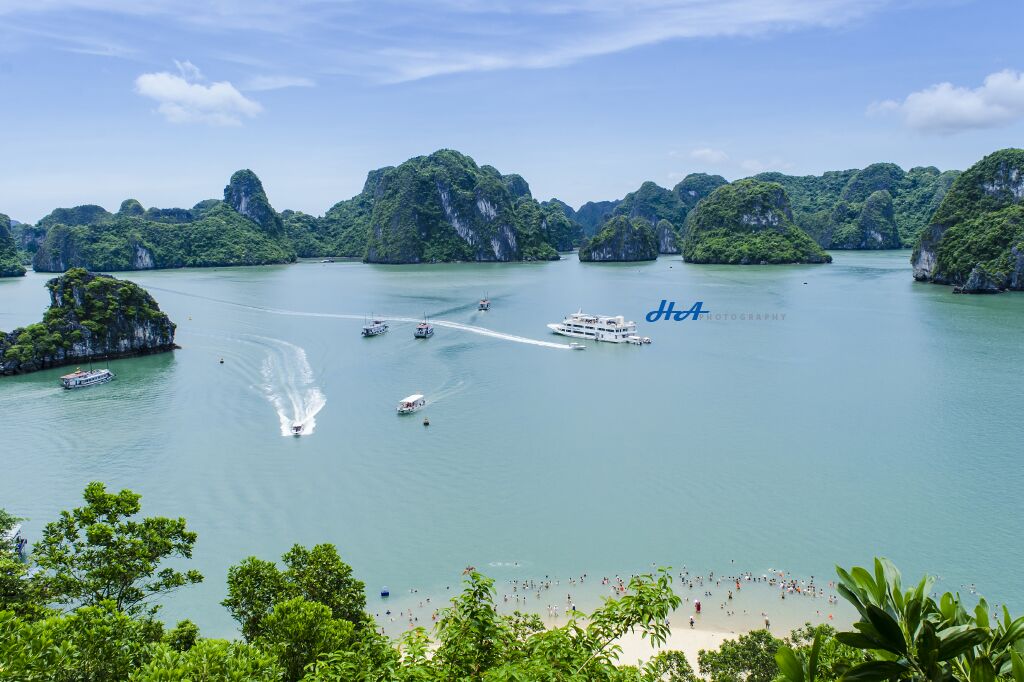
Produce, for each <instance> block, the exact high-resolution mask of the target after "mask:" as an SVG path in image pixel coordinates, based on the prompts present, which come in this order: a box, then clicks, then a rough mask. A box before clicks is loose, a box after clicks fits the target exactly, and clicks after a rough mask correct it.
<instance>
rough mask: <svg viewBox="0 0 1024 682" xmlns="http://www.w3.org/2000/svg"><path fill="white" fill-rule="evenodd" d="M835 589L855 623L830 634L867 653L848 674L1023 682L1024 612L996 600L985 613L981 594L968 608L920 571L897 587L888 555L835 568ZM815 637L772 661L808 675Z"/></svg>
mask: <svg viewBox="0 0 1024 682" xmlns="http://www.w3.org/2000/svg"><path fill="white" fill-rule="evenodd" d="M837 572H838V574H839V578H840V584H839V588H838V589H839V592H840V594H842V595H843V597H845V598H846V599H847V601H849V602H850V603H851V604H853V606H854V607H855V608H856V609H857V611H858V613H859V614H860V620H859V621H858V622H856V623H854V628H855V631H853V632H840V633H838V634H837V635H836V636H835V639H836V640H837V641H838V642H840V643H841V644H845V645H847V646H849V647H852V648H854V649H858V650H860V651H863V652H864V653H865V655H866V658H867V660H865V661H863V662H859V663H857V664H856V665H853V666H852V667H850V668H849V669H848V670H846V671H845V672H844V673H843V675H842V679H843V680H846V681H848V682H880V681H881V680H914V681H918V680H920V681H922V682H924V681H926V680H927V681H944V680H964V681H965V682H995V680H997V679H1000V680H1010V679H1012V680H1015V681H1016V682H1024V617H1022V618H1017V619H1016V620H1014V619H1012V618H1011V617H1010V613H1009V611H1008V610H1007V609H1006V608H1005V607H1003V610H1002V614H1001V615H1002V617H1001V618H998V617H990V615H989V606H988V603H987V602H986V601H985V600H984V599H981V600H979V601H978V604H977V605H976V606H975V607H974V609H973V610H971V611H969V610H968V609H967V608H966V607H965V606H964V605H963V604H962V603H961V601H960V596H959V595H955V594H952V593H950V592H946V593H944V594H943V595H942V596H941V597H940V598H939V599H938V600H936V599H933V598H932V597H931V596H930V595H931V591H932V587H933V586H934V579H933V578H930V577H926V578H923V579H922V580H921V581H920V582H919V583H918V584H917V585H916V586H915V587H913V588H911V589H909V590H904V589H903V586H902V580H901V576H900V572H899V571H898V570H897V569H896V567H895V566H894V565H893V564H892V562H890V561H889V560H888V559H875V566H874V573H871V572H870V571H868V570H867V569H865V568H861V567H859V566H858V567H855V568H853V569H851V570H850V571H846V570H844V569H842V568H838V569H837ZM820 648H821V642H820V641H819V642H816V643H815V645H814V647H813V648H812V650H811V651H810V652H809V654H808V656H806V657H804V656H800V655H798V654H797V653H796V652H794V651H793V650H791V649H788V648H786V647H782V648H780V650H779V652H778V661H779V664H780V667H781V669H782V671H783V673H784V676H785V678H786V680H788V682H814V680H815V678H817V677H820V675H819V674H818V672H819V665H820V664H819V661H818V658H819V654H818V653H816V650H818V649H820Z"/></svg>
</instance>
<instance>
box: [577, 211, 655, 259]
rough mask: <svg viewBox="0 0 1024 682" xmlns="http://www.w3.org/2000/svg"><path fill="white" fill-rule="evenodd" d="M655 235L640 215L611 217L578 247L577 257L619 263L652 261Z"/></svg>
mask: <svg viewBox="0 0 1024 682" xmlns="http://www.w3.org/2000/svg"><path fill="white" fill-rule="evenodd" d="M657 257H658V238H657V236H656V235H655V232H654V228H652V227H651V225H650V223H649V222H648V221H646V220H644V219H643V218H633V219H632V220H631V219H629V218H627V217H626V216H621V215H620V216H614V217H612V218H610V219H609V220H608V222H606V223H605V224H604V227H602V228H601V231H600V232H598V233H597V235H596V236H595V237H594V238H593V239H590V240H587V241H584V243H583V245H582V246H580V251H579V258H580V260H581V261H584V262H621V261H644V260H655V259H656V258H657Z"/></svg>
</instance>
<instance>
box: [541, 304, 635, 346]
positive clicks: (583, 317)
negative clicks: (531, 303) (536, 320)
mask: <svg viewBox="0 0 1024 682" xmlns="http://www.w3.org/2000/svg"><path fill="white" fill-rule="evenodd" d="M548 329H550V330H551V331H553V332H555V333H556V334H561V335H562V336H573V337H576V338H579V339H593V340H594V341H606V342H608V343H634V342H633V341H632V339H633V338H637V339H642V338H645V337H640V336H637V335H636V322H627V321H626V318H624V317H623V316H622V315H617V316H615V317H610V316H608V315H591V314H590V313H585V312H583V311H580V312H576V313H572V314H571V315H569V316H567V317H566V318H565V319H564V320H562V321H561V322H554V323H552V324H549V325H548ZM647 343H650V340H649V339H648V341H647Z"/></svg>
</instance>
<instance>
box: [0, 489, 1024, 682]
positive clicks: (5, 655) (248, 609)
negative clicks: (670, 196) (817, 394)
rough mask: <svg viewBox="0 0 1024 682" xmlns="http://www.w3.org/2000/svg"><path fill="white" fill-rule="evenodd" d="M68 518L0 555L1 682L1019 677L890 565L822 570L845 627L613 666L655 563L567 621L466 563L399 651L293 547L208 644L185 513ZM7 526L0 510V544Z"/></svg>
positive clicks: (265, 566) (334, 559)
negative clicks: (527, 603)
mask: <svg viewBox="0 0 1024 682" xmlns="http://www.w3.org/2000/svg"><path fill="white" fill-rule="evenodd" d="M83 497H84V504H83V505H82V506H81V507H78V508H76V509H72V510H70V511H65V512H62V513H61V514H60V517H59V518H58V519H57V520H56V521H53V522H51V523H48V524H46V526H45V527H44V528H43V530H42V534H41V539H40V540H39V542H37V543H36V544H35V546H34V548H33V551H32V553H31V554H30V555H29V556H28V557H27V561H26V560H23V559H22V557H21V556H19V555H18V553H17V550H16V547H15V546H14V544H13V542H10V543H5V544H4V545H3V546H0V679H5V680H24V681H36V680H38V681H43V680H66V681H69V682H94V681H95V682H115V681H120V680H125V681H130V682H160V681H171V680H174V681H177V680H196V681H199V680H203V681H208V682H214V681H235V680H237V681H239V682H241V681H243V680H244V681H251V680H259V681H266V682H270V681H271V680H273V681H278V682H297V681H299V680H303V681H304V682H328V681H335V680H351V681H353V682H385V681H388V682H391V681H393V682H466V681H469V680H479V681H480V682H515V681H520V680H522V681H527V680H528V681H530V682H533V681H534V680H552V681H562V682H591V681H603V682H816V681H819V680H820V681H821V682H837V681H842V682H882V681H888V680H892V681H894V682H895V681H908V682H909V681H913V682H925V681H929V680H942V681H946V682H1011V681H1012V682H1024V618H1017V619H1013V618H1012V617H1011V616H1010V613H1009V611H1008V610H1007V609H1006V607H1003V608H1002V612H1001V613H995V612H994V611H991V610H990V607H989V604H988V603H987V602H986V601H985V600H984V599H981V600H979V602H978V603H977V605H976V606H972V605H970V604H967V603H965V602H963V601H962V600H961V598H960V596H959V595H958V594H952V593H949V592H947V593H944V594H942V595H936V594H935V593H934V592H933V589H934V581H933V580H932V579H931V578H925V579H923V580H921V581H920V582H919V583H917V584H916V585H915V586H913V587H911V588H910V589H905V588H904V587H903V585H902V579H901V576H900V573H899V571H897V570H896V567H895V566H893V564H892V563H890V562H889V561H887V560H884V559H876V560H875V563H874V567H873V568H874V570H873V571H869V570H867V569H864V568H860V567H856V568H853V569H851V570H849V571H847V570H844V569H842V568H839V569H837V572H838V575H839V582H838V587H837V590H838V592H839V593H840V594H841V595H842V596H843V597H844V598H845V599H846V600H848V601H849V602H850V603H851V604H852V605H853V606H854V608H855V609H856V610H857V614H858V621H857V622H856V623H854V628H853V629H852V630H850V631H848V632H836V630H835V629H834V628H832V627H830V626H829V625H819V626H811V625H809V624H808V625H807V626H805V627H803V628H800V629H798V630H795V631H793V632H792V633H791V634H790V635H789V636H788V637H785V638H778V637H776V636H775V635H773V634H772V633H771V632H769V631H768V630H755V631H752V632H749V633H747V634H741V635H739V636H738V637H737V638H735V639H732V640H727V641H725V642H724V643H723V644H722V645H721V646H720V647H719V648H718V649H717V650H702V651H700V652H699V654H698V656H697V669H696V670H695V669H694V668H693V666H691V664H690V662H689V661H688V660H687V658H686V656H685V655H684V654H683V653H682V652H679V651H673V650H663V651H661V652H659V653H658V654H657V655H655V656H653V657H652V658H651V659H650V660H649V661H647V662H646V663H641V664H637V665H631V664H629V663H628V662H622V661H620V660H619V658H620V650H619V648H618V646H617V645H616V640H617V639H618V638H619V637H622V636H623V635H625V634H627V633H629V632H640V633H641V634H642V635H643V637H644V638H645V639H647V640H648V641H650V642H651V643H652V644H654V645H659V644H664V643H665V642H666V641H667V638H668V636H669V634H670V630H669V625H668V617H669V615H670V614H671V613H672V612H673V611H674V610H675V609H677V608H678V607H679V606H680V605H681V603H682V599H681V598H680V597H679V596H678V595H677V594H676V593H675V592H674V590H673V579H672V575H671V573H670V571H669V570H667V569H661V570H659V571H657V572H654V573H651V574H646V575H638V576H634V577H633V578H632V579H631V580H630V581H629V583H628V586H627V589H626V591H625V592H624V593H623V594H622V595H621V596H619V597H617V598H614V599H606V600H605V601H604V604H603V605H602V606H600V607H599V608H597V609H596V610H595V611H593V612H592V613H589V614H575V615H574V616H573V617H572V618H571V619H570V621H569V623H568V624H567V625H563V626H561V627H554V628H548V627H545V625H544V623H543V621H542V620H541V619H540V617H539V616H536V615H533V614H529V613H522V612H518V611H517V612H514V613H513V614H511V615H502V614H500V613H499V612H498V608H497V599H496V593H495V589H494V582H493V580H491V579H489V578H487V577H485V576H483V575H481V574H480V573H478V572H476V571H475V570H474V569H472V568H469V569H466V571H465V573H464V576H465V577H464V583H463V589H462V591H461V592H460V593H456V594H455V595H454V596H453V597H452V599H451V601H450V603H449V604H448V606H447V607H446V608H442V609H441V610H440V611H439V613H438V619H437V621H436V623H435V624H434V625H433V627H432V628H431V629H430V630H428V629H426V628H425V627H422V626H420V627H415V628H411V629H410V630H409V631H407V632H406V633H405V634H403V635H402V636H401V637H400V638H399V639H398V640H397V641H392V640H390V639H388V638H387V637H385V636H384V635H383V634H381V633H380V631H379V630H378V627H377V625H376V623H375V622H374V619H373V617H372V616H371V615H370V614H369V613H367V612H366V610H365V609H366V596H365V588H364V585H363V583H362V582H360V581H359V580H357V579H356V578H355V577H354V576H353V572H352V568H351V567H350V566H349V565H348V564H346V563H345V562H344V561H343V560H342V559H341V557H340V555H339V554H338V551H337V549H336V548H335V547H334V546H333V545H329V544H321V545H316V546H315V547H313V548H307V547H304V546H302V545H295V546H294V547H292V549H291V550H289V551H288V552H287V553H285V555H284V556H283V557H282V562H281V564H277V563H275V562H273V561H269V560H266V559H261V558H258V557H248V558H246V559H244V560H243V561H241V562H240V563H238V564H236V565H234V566H232V567H231V568H230V569H229V570H228V575H227V597H226V598H225V599H224V600H223V602H222V605H223V606H224V607H225V608H227V610H228V612H229V613H230V614H231V616H232V617H233V618H234V619H235V621H236V622H237V623H238V626H239V630H240V633H241V639H240V640H227V639H216V638H206V637H203V636H202V633H201V632H200V630H199V628H198V627H197V626H196V625H195V624H194V623H193V622H192V621H190V620H182V621H180V622H179V623H177V625H175V626H174V627H170V628H168V627H167V626H166V625H165V624H164V623H163V622H162V621H161V620H160V619H159V615H160V603H159V602H160V601H164V600H166V598H167V597H168V595H170V594H172V593H173V592H174V591H175V590H177V589H179V588H182V587H186V586H189V585H194V584H197V583H199V582H201V581H202V580H203V579H204V576H202V575H201V574H200V573H199V572H198V571H196V570H192V569H188V568H187V567H186V563H185V562H186V561H187V560H188V559H190V558H191V556H192V551H193V548H194V546H195V543H196V540H197V535H196V533H195V532H194V531H191V530H189V528H188V526H187V523H186V521H185V519H183V518H169V517H141V503H140V496H139V495H137V494H135V493H133V492H132V491H130V490H122V491H120V492H117V493H113V492H109V491H107V489H106V487H105V486H104V485H103V484H101V483H96V482H94V483H90V484H89V485H88V486H87V487H86V489H85V493H84V496H83ZM18 520H19V519H17V518H15V517H14V516H13V515H11V514H10V513H8V512H6V511H4V510H2V509H0V538H5V537H8V531H9V530H10V529H11V528H12V527H13V525H14V524H15V523H16V522H17V521H18Z"/></svg>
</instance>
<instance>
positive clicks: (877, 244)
mask: <svg viewBox="0 0 1024 682" xmlns="http://www.w3.org/2000/svg"><path fill="white" fill-rule="evenodd" d="M831 230H832V233H831V240H830V242H831V248H833V249H898V248H900V231H899V227H898V226H897V225H896V211H895V209H894V208H893V203H892V195H891V194H889V191H888V190H884V189H882V190H876V191H875V192H872V193H871V194H870V195H869V196H868V197H867V199H866V200H865V201H864V202H863V204H862V205H860V206H859V207H857V208H855V207H854V206H853V205H851V204H850V203H848V202H847V201H845V200H843V201H840V202H839V204H837V205H836V208H835V209H833V211H832V219H831Z"/></svg>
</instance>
